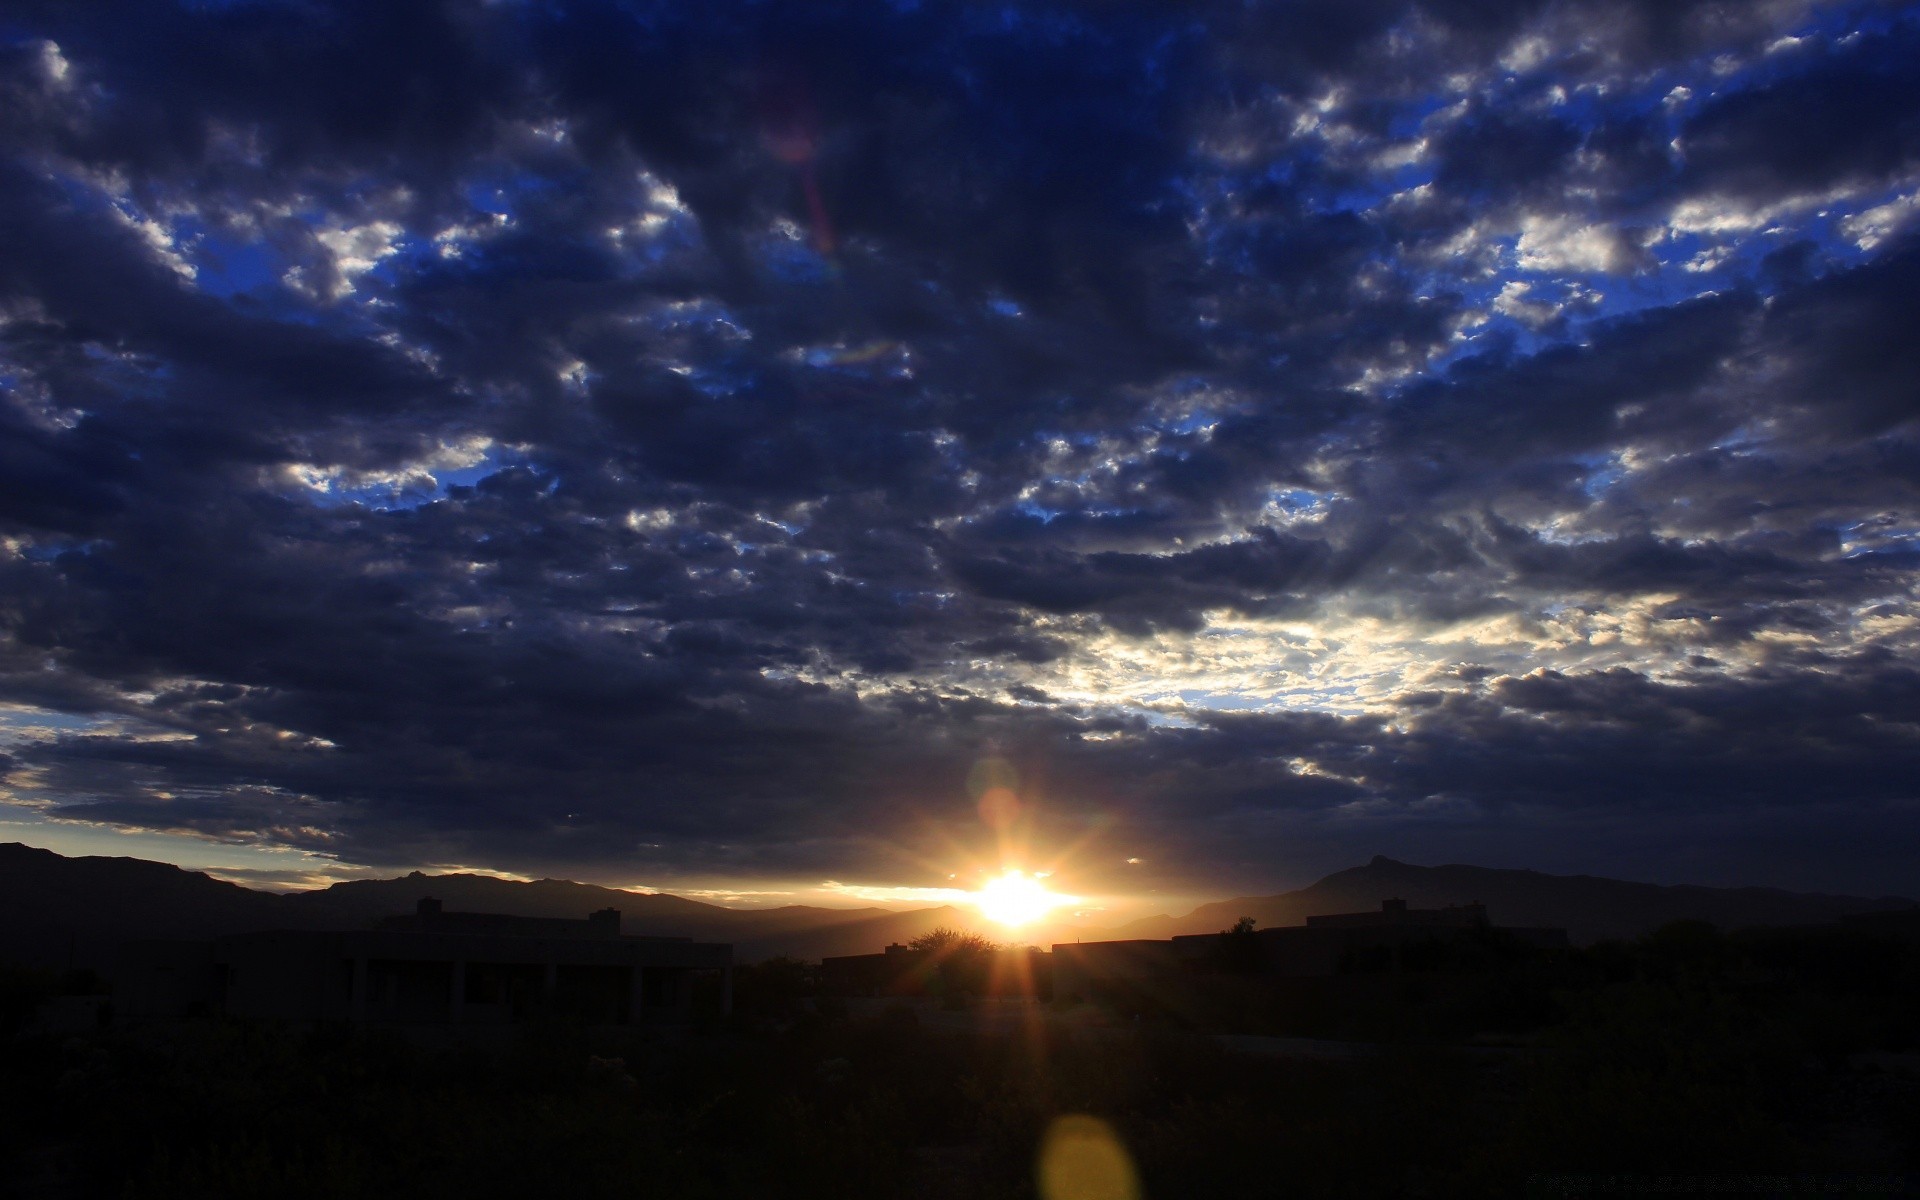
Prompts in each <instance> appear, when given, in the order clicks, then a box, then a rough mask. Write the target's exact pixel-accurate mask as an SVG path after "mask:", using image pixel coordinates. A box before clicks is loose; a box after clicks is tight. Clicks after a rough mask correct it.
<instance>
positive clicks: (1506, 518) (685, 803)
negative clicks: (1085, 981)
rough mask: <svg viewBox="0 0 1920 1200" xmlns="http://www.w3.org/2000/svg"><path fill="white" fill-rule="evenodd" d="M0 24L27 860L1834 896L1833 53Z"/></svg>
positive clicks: (1868, 175) (1863, 598)
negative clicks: (1704, 853)
mask: <svg viewBox="0 0 1920 1200" xmlns="http://www.w3.org/2000/svg"><path fill="white" fill-rule="evenodd" d="M9 37H11V38H13V40H12V41H11V42H10V43H9V44H8V45H7V46H6V48H5V50H4V53H5V54H6V55H7V61H8V65H9V66H10V67H13V68H15V69H13V70H8V71H5V72H0V78H4V79H5V80H6V81H7V82H6V83H5V84H4V85H0V86H4V88H5V89H6V92H5V96H4V100H5V103H4V104H0V157H3V158H4V162H3V163H0V238H4V240H5V245H4V253H3V254H0V382H4V386H5V399H4V401H3V402H0V700H4V701H5V702H7V703H10V704H15V705H19V706H22V710H21V711H24V712H28V713H30V714H40V715H39V716H37V717H35V718H34V720H37V721H39V725H37V726H36V728H42V729H44V730H46V731H48V732H46V734H45V736H35V737H34V738H31V739H28V740H25V741H21V742H19V743H18V744H15V743H12V742H10V743H9V744H8V749H7V754H8V756H9V758H8V759H7V761H6V763H5V766H6V767H7V770H8V771H9V772H10V774H9V776H8V779H9V781H10V782H9V783H8V785H7V786H8V787H9V788H10V789H11V791H10V794H11V795H12V796H13V797H14V800H13V802H14V803H16V804H20V805H29V806H33V807H34V808H35V811H36V812H39V813H41V814H42V815H43V816H45V817H46V819H53V820H58V819H62V818H64V819H70V820H82V821H88V822H94V823H105V824H111V825H116V826H122V827H126V828H136V829H146V830H161V831H166V830H173V831H180V832H183V833H190V834H192V835H194V836H197V837H202V838H213V839H221V840H225V841H227V842H229V843H236V844H237V843H243V842H244V843H248V844H257V845H263V846H285V847H292V848H297V849H300V850H305V851H311V852H313V853H315V854H320V855H324V856H330V857H331V858H332V859H334V860H337V861H340V862H343V863H347V864H365V865H371V866H380V867H387V866H411V865H415V864H419V863H445V862H459V863H468V864H473V865H476V866H485V867H491V868H495V869H500V870H508V871H526V870H534V871H538V872H541V873H567V872H574V873H583V874H591V873H605V872H606V871H607V870H609V869H610V868H614V867H617V868H618V869H619V871H620V872H622V873H623V875H622V877H628V878H641V877H644V878H647V879H649V880H654V881H659V882H660V883H661V885H662V886H666V885H670V884H671V883H672V882H673V881H675V880H681V881H684V882H687V883H688V884H689V885H690V886H710V887H714V888H718V889H720V890H722V891H727V890H728V889H731V891H729V892H728V894H735V893H739V894H745V892H747V891H753V890H764V889H759V888H756V887H755V886H754V883H755V881H756V880H761V881H784V882H791V881H795V880H817V879H821V878H838V879H854V878H857V879H862V880H870V881H872V883H871V886H874V887H891V886H896V885H898V886H906V885H907V884H908V883H909V882H910V881H912V880H915V879H920V878H922V877H923V876H925V874H926V872H927V869H928V867H927V864H928V863H929V862H934V861H937V860H940V859H941V858H942V857H943V856H945V857H947V858H951V857H953V856H955V855H956V854H959V853H961V851H962V850H964V851H965V853H967V854H968V855H973V854H975V853H981V854H984V853H987V852H988V848H990V847H991V844H992V840H993V839H992V836H991V834H990V832H989V831H987V830H986V829H985V828H984V827H983V826H981V824H980V821H979V818H978V814H977V810H976V808H975V806H974V803H973V801H972V799H971V798H970V797H969V796H968V795H967V794H966V790H965V787H964V781H965V779H966V776H967V771H968V769H969V767H970V766H971V764H972V763H973V762H974V761H975V760H976V759H977V758H979V757H981V756H983V755H989V754H992V755H997V756H1005V757H1008V758H1009V759H1011V760H1014V761H1016V762H1018V763H1019V764H1020V769H1021V771H1022V774H1023V777H1024V778H1026V779H1027V780H1028V781H1029V782H1028V785H1027V786H1026V787H1025V788H1024V789H1023V800H1025V801H1027V808H1026V812H1027V814H1028V816H1027V818H1026V819H1028V820H1030V821H1032V822H1033V826H1032V828H1031V829H1030V830H1029V833H1030V835H1031V836H1032V837H1033V838H1034V839H1035V840H1036V842H1044V843H1046V844H1048V845H1051V846H1061V847H1064V846H1067V845H1086V846H1088V847H1092V848H1095V849H1089V850H1088V855H1089V859H1088V861H1089V863H1091V862H1092V861H1093V860H1094V858H1096V857H1098V858H1099V859H1100V861H1106V862H1110V863H1123V862H1124V861H1125V860H1126V859H1128V858H1129V857H1139V855H1137V854H1134V853H1133V851H1134V850H1137V849H1139V848H1140V847H1143V846H1147V845H1151V846H1153V847H1154V850H1153V851H1152V853H1151V854H1150V855H1148V856H1147V857H1148V858H1149V860H1150V861H1151V862H1152V864H1153V870H1154V871H1155V872H1156V873H1157V874H1156V876H1155V878H1156V880H1157V881H1158V883H1160V884H1164V885H1166V886H1168V887H1188V888H1191V887H1197V886H1199V885H1200V883H1201V882H1202V881H1204V882H1205V883H1206V885H1207V886H1209V887H1212V886H1224V883H1223V882H1222V881H1226V880H1233V881H1241V882H1240V883H1238V884H1237V885H1239V886H1248V887H1254V886H1260V885H1262V883H1263V881H1270V880H1271V879H1273V878H1274V877H1275V876H1276V874H1281V875H1284V874H1285V873H1286V871H1288V870H1290V869H1292V868H1291V867H1290V866H1289V865H1288V864H1289V863H1291V862H1294V861H1297V860H1299V856H1301V855H1309V856H1311V855H1316V854H1317V855H1322V856H1334V858H1335V861H1327V862H1323V863H1321V864H1320V865H1327V866H1332V865H1339V863H1338V861H1337V857H1338V856H1339V855H1344V854H1347V853H1349V852H1354V853H1363V852H1364V853H1371V852H1374V851H1376V850H1385V851H1388V852H1399V853H1403V854H1410V855H1412V856H1414V857H1418V856H1419V851H1418V846H1419V845H1421V844H1431V845H1434V846H1440V845H1445V846H1449V847H1464V849H1463V850H1461V851H1460V854H1461V855H1462V856H1466V852H1467V851H1470V850H1471V849H1472V847H1473V846H1474V845H1476V844H1479V845H1484V846H1488V847H1498V848H1500V853H1502V854H1505V855H1508V856H1509V857H1512V856H1519V857H1522V858H1524V857H1525V856H1526V855H1527V854H1529V853H1537V854H1538V855H1539V856H1541V857H1542V860H1543V861H1544V860H1545V859H1547V858H1552V857H1553V856H1554V855H1556V854H1564V853H1565V851H1564V845H1563V844H1562V843H1557V842H1556V841H1555V840H1554V839H1555V836H1556V835H1555V833H1554V830H1555V828H1556V824H1555V822H1556V821H1558V822H1562V824H1561V825H1560V826H1558V827H1559V828H1562V829H1576V828H1577V829H1584V830H1588V831H1592V830H1595V829H1601V828H1604V829H1609V830H1618V829H1625V828H1627V827H1628V826H1629V825H1631V826H1632V827H1633V828H1636V829H1639V830H1640V831H1641V832H1642V833H1643V834H1644V835H1645V837H1646V838H1649V839H1656V840H1657V839H1658V838H1661V837H1671V838H1682V837H1686V838H1694V837H1699V836H1701V832H1700V831H1701V830H1703V829H1708V830H1712V829H1719V830H1721V831H1722V832H1723V833H1724V834H1725V836H1726V837H1727V838H1728V839H1730V840H1729V842H1728V844H1729V845H1731V844H1734V841H1735V840H1737V837H1736V835H1737V834H1738V832H1739V830H1740V828H1741V824H1740V823H1741V821H1742V815H1741V814H1742V813H1743V812H1747V811H1753V812H1762V811H1764V812H1765V813H1768V814H1770V815H1769V816H1768V817H1767V820H1768V821H1769V822H1770V823H1771V824H1769V825H1768V828H1770V829H1775V830H1794V831H1801V832H1803V833H1804V835H1805V836H1804V838H1803V839H1802V841H1803V844H1804V845H1805V846H1806V847H1808V849H1807V854H1806V857H1807V860H1808V862H1810V863H1815V864H1816V865H1814V866H1808V867H1804V868H1803V869H1802V874H1803V876H1804V877H1805V878H1808V879H1813V878H1815V877H1818V878H1820V879H1826V880H1829V881H1833V880H1838V879H1840V878H1842V877H1843V876H1844V875H1845V873H1846V869H1847V868H1846V864H1847V862H1848V861H1850V860H1849V859H1848V857H1847V856H1848V855H1850V854H1853V853H1854V850H1855V849H1856V848H1857V847H1858V845H1859V844H1860V843H1861V841H1862V839H1863V838H1867V836H1868V835H1869V834H1883V835H1888V836H1890V835H1891V834H1892V833H1893V832H1897V831H1900V830H1906V829H1910V826H1911V822H1912V813H1911V808H1910V801H1911V796H1910V795H1909V794H1908V793H1905V792H1903V791H1902V787H1901V785H1900V784H1899V783H1898V780H1899V779H1901V778H1903V777H1904V778H1911V777H1912V775H1911V772H1910V767H1911V764H1910V763H1909V762H1908V761H1907V760H1908V758H1909V757H1910V752H1911V746H1912V738H1913V736H1914V734H1915V732H1916V731H1915V727H1914V721H1915V714H1914V713H1913V712H1912V711H1911V704H1910V703H1909V701H1910V697H1909V696H1908V694H1907V693H1908V690H1909V684H1910V683H1911V681H1910V680H1908V679H1906V677H1905V675H1904V674H1903V673H1902V670H1901V668H1899V666H1898V665H1897V664H1898V663H1899V662H1900V661H1901V660H1902V656H1905V655H1908V654H1910V653H1911V651H1912V650H1913V649H1914V648H1915V647H1914V644H1913V643H1914V641H1915V632H1914V631H1915V629H1916V628H1917V627H1920V626H1916V624H1915V621H1916V614H1915V613H1914V611H1913V604H1914V600H1913V580H1914V577H1915V576H1914V571H1915V568H1916V566H1920V557H1916V555H1920V497H1917V496H1916V489H1917V488H1920V470H1917V469H1916V464H1917V463H1920V449H1917V448H1916V440H1915V426H1914V420H1915V416H1916V414H1917V413H1920V409H1916V407H1915V405H1914V394H1913V388H1912V384H1911V381H1912V380H1913V379H1914V378H1916V377H1917V373H1916V367H1920V364H1915V363H1914V362H1913V361H1912V358H1913V351H1912V350H1911V342H1912V339H1911V337H1910V336H1908V334H1907V325H1908V324H1909V323H1910V322H1908V321H1907V320H1906V309H1907V303H1906V298H1907V297H1909V296H1910V295H1911V294H1912V291H1913V289H1914V285H1915V283H1916V280H1915V278H1914V276H1915V273H1916V271H1920V250H1917V249H1916V247H1915V246H1914V244H1913V242H1912V240H1911V238H1910V237H1909V236H1908V226H1909V225H1910V221H1909V220H1908V209H1909V208H1910V207H1911V204H1910V201H1911V193H1912V191H1913V182H1914V180H1915V178H1916V177H1920V162H1916V153H1917V152H1916V149H1915V145H1916V144H1915V143H1914V139H1913V136H1912V135H1913V132H1914V131H1913V129H1912V128H1911V125H1912V122H1911V120H1910V119H1909V116H1910V114H1911V112H1912V111H1913V107H1914V106H1913V105H1912V104H1911V103H1908V101H1909V100H1910V99H1911V96H1910V95H1909V93H1910V92H1912V90H1913V88H1914V87H1915V79H1916V75H1915V72H1914V69H1913V67H1912V66H1911V64H1912V63H1913V62H1915V61H1920V56H1915V55H1913V54H1911V53H1910V50H1911V49H1912V45H1911V43H1912V42H1913V40H1914V32H1913V26H1912V23H1911V21H1909V20H1906V19H1904V18H1901V17H1899V16H1897V15H1875V16H1871V17H1866V16H1859V15H1857V14H1856V13H1855V12H1854V10H1852V9H1846V8H1840V7H1833V6H1822V5H1804V4H1767V5H1743V6H1739V7H1738V9H1737V11H1736V10H1731V9H1728V8H1726V7H1725V6H1723V5H1717V4H1697V5H1696V4H1673V3H1659V4H1653V3H1646V4H1641V3H1622V2H1607V3H1580V4H1565V5H1555V6H1549V7H1544V8H1543V7H1541V6H1538V5H1530V4H1514V5H1501V4H1494V5H1479V6H1472V7H1470V8H1460V7H1459V6H1430V5H1416V4H1404V5H1378V6H1354V5H1345V4H1329V5H1292V6H1280V7H1275V6H1267V7H1264V8H1255V9H1246V8H1244V7H1242V6H1224V5H1223V6H1201V7H1199V8H1196V9H1192V10H1190V11H1189V10H1182V12H1181V13H1178V14H1176V13H1174V12H1173V11H1172V10H1160V9H1155V8H1152V7H1150V6H1146V7H1143V6H1129V5H1119V6H1107V7H1104V8H1087V7H1085V6H1079V5H1052V4H1044V3H1037V4H1031V5H1017V6H1013V7H1011V8H1004V9H994V10H988V9H984V8H980V7H979V6H972V5H959V4H955V5H942V4H930V5H922V6H898V7H896V8H886V9H876V10H871V11H866V10H863V11H861V12H859V13H855V12H853V11H852V10H841V9H838V8H833V7H831V6H829V7H818V6H811V7H802V8H795V9H782V10H780V11H777V12H775V11H771V10H768V9H765V8H764V7H755V6H745V7H741V6H734V5H726V4H720V5H704V6H691V7H690V6H683V5H637V6H612V5H604V6H602V5H582V6H576V7H570V8H568V9H566V10H555V9H547V8H541V7H538V6H521V5H472V6H462V5H447V6H432V5H409V4H398V5H366V6H345V7H342V8H339V9H337V10H329V11H328V12H326V13H312V12H307V11H304V10H299V9H292V8H283V7H277V6H254V5H233V6H200V7H188V8H173V7H157V6H128V7H126V8H111V7H109V8H102V7H98V6H84V7H81V8H74V7H72V6H63V5H46V6H31V5H30V6H28V7H26V8H24V9H22V10H21V11H20V14H19V16H18V18H17V20H16V22H15V26H14V27H13V31H12V32H11V33H10V34H9ZM348 78H351V79H352V80H354V83H353V85H352V86H350V87H348V86H342V85H341V84H340V81H341V80H344V79H348ZM1810 697H1811V698H1813V700H1812V701H1810V700H1809V698H1810ZM76 721H79V722H82V724H80V725H75V724H73V722H76ZM61 722H66V724H62V723H61ZM1903 772H1906V774H1904V775H1903ZM1903 804H1906V805H1909V807H1906V808H1903V807H1901V805H1903ZM1822 830H1827V832H1825V833H1823V832H1821V831H1822ZM1582 836H1586V835H1582ZM1612 836H1613V835H1611V834H1609V835H1607V836H1606V837H1601V836H1598V835H1594V836H1592V838H1591V839H1590V841H1591V844H1592V845H1594V846H1596V847H1611V849H1605V850H1604V853H1606V854H1611V855H1614V856H1616V857H1614V858H1612V859H1609V860H1607V861H1595V862H1591V863H1587V864H1584V865H1585V866H1586V867H1587V868H1589V869H1594V870H1606V869H1611V870H1616V871H1629V870H1630V868H1631V859H1630V857H1621V856H1628V855H1629V854H1630V852H1629V851H1628V850H1627V849H1625V848H1624V847H1625V846H1626V845H1627V842H1626V840H1624V835H1622V838H1619V839H1615V840H1613V841H1609V840H1608V838H1609V837H1612ZM1781 836H1783V837H1784V836H1786V835H1785V834H1782V835H1781ZM1795 836H1799V835H1798V834H1796V835H1795ZM1367 838H1373V839H1376V841H1377V842H1378V843H1379V844H1374V845H1364V846H1363V845H1361V842H1363V841H1365V839H1367ZM1822 838H1824V839H1826V840H1825V841H1824V842H1823V841H1822V840H1821V839H1822ZM1422 839H1431V840H1430V841H1428V842H1425V843H1423V842H1422ZM1475 839H1480V840H1479V841H1478V842H1476V841H1475ZM1868 840H1870V839H1868ZM1741 844H1745V843H1741ZM1823 845H1824V846H1829V847H1831V850H1830V851H1828V850H1822V849H1820V847H1821V846H1823ZM1409 846H1411V847H1413V848H1412V849H1409V848H1408V847H1409ZM1109 851H1111V852H1109ZM1602 852H1603V851H1602V850H1599V849H1597V850H1596V851H1595V853H1602ZM1743 853H1744V852H1743ZM1770 853H1773V852H1772V851H1766V852H1765V853H1763V852H1762V849H1754V850H1753V852H1752V855H1753V856H1751V857H1749V858H1747V859H1744V860H1743V859H1741V858H1740V856H1739V855H1738V854H1732V853H1731V852H1730V854H1729V857H1728V858H1727V859H1726V861H1725V863H1724V865H1723V867H1722V868H1721V869H1722V870H1724V871H1725V872H1726V873H1727V875H1728V877H1729V878H1735V877H1741V873H1742V871H1743V869H1744V870H1745V871H1746V876H1747V877H1751V878H1756V879H1757V878H1761V877H1762V876H1764V874H1765V872H1766V871H1767V870H1772V869H1774V867H1775V866H1777V865H1778V863H1779V861H1780V859H1779V858H1778V857H1774V858H1768V857H1766V854H1770ZM1823 855H1824V856H1825V857H1822V856H1823ZM1743 861H1744V862H1745V863H1746V864H1747V866H1746V868H1743V867H1742V865H1741V864H1742V862H1743ZM1820 863H1824V864H1825V865H1824V866H1820V865H1817V864H1820ZM1769 864H1772V865H1769ZM951 869H953V868H952V866H950V865H949V866H947V867H945V868H944V869H943V870H942V871H941V872H940V873H941V874H944V873H945V870H951ZM1066 869H1067V867H1065V866H1063V870H1066ZM1086 869H1087V870H1088V871H1089V872H1094V871H1095V870H1096V869H1095V868H1094V867H1093V866H1088V867H1087V868H1086ZM1113 870H1115V871H1118V870H1119V868H1117V867H1116V868H1113ZM1822 872H1824V873H1825V874H1822ZM1890 878H1891V877H1889V881H1883V882H1880V883H1877V884H1874V885H1873V886H1877V887H1880V888H1883V889H1890V888H1893V887H1894V886H1895V885H1894V883H1893V882H1891V881H1890ZM1113 882H1114V886H1115V887H1120V886H1122V882H1121V881H1119V880H1117V879H1116V880H1115V881H1113ZM863 886H864V885H863ZM1062 886H1070V887H1072V888H1074V889H1075V890H1077V891H1083V892H1087V893H1089V894H1094V893H1097V892H1100V891H1101V887H1102V885H1101V882H1100V880H1099V879H1096V878H1092V877H1089V878H1088V879H1085V880H1081V879H1065V880H1064V882H1063V884H1062ZM1125 886H1135V885H1134V884H1133V883H1131V882H1129V883H1126V884H1125ZM1823 886H1837V884H1835V883H1832V882H1829V883H1827V884H1823ZM1861 886H1866V885H1865V884H1863V885H1861Z"/></svg>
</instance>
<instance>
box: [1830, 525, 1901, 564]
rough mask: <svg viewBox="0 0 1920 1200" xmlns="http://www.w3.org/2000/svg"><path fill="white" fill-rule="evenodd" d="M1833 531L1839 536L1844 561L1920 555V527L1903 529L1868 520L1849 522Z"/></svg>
mask: <svg viewBox="0 0 1920 1200" xmlns="http://www.w3.org/2000/svg"><path fill="white" fill-rule="evenodd" d="M1834 532H1835V533H1836V534H1838V535H1839V538H1840V553H1841V557H1843V558H1863V557H1866V556H1868V555H1874V554H1913V553H1916V552H1920V528H1904V527H1900V526H1896V525H1893V524H1892V523H1890V522H1888V521H1885V520H1868V521H1852V522H1849V523H1847V524H1844V525H1841V526H1839V527H1838V528H1837V529H1835V531H1834Z"/></svg>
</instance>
